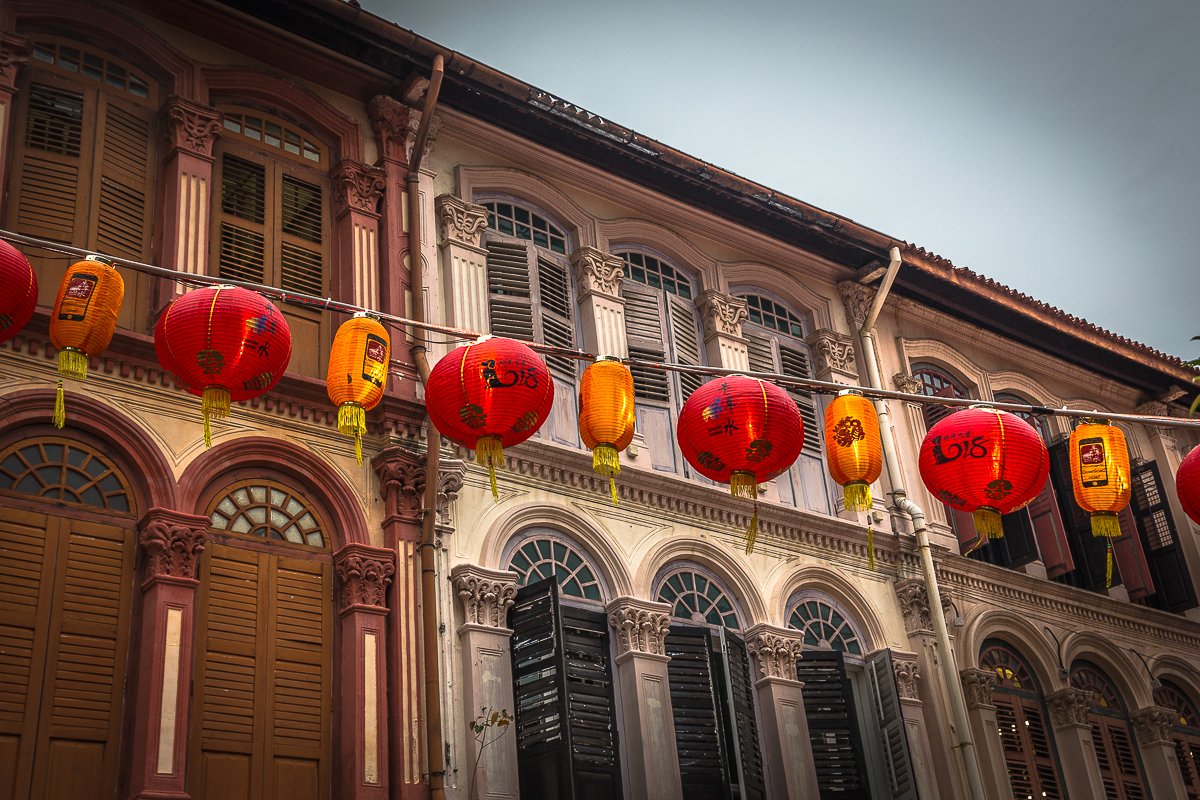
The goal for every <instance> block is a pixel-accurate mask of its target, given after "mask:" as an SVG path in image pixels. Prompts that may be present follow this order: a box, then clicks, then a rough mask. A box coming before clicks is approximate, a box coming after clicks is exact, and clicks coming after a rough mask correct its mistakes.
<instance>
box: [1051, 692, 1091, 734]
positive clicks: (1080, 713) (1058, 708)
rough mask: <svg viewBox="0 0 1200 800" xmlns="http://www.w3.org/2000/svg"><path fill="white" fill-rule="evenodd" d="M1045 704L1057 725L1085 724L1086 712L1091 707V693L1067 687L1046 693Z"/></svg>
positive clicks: (1086, 721) (1086, 722) (1086, 719)
mask: <svg viewBox="0 0 1200 800" xmlns="http://www.w3.org/2000/svg"><path fill="white" fill-rule="evenodd" d="M1046 706H1047V707H1049V709H1050V719H1051V720H1053V721H1054V724H1055V725H1056V726H1058V727H1063V726H1066V725H1087V724H1088V712H1089V711H1090V710H1091V708H1092V693H1091V692H1089V691H1086V690H1084V689H1075V688H1073V687H1067V688H1066V689H1060V690H1059V691H1057V692H1055V693H1054V694H1048V695H1046Z"/></svg>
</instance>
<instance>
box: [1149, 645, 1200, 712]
mask: <svg viewBox="0 0 1200 800" xmlns="http://www.w3.org/2000/svg"><path fill="white" fill-rule="evenodd" d="M1149 663H1150V671H1151V673H1152V674H1153V675H1154V677H1155V679H1161V680H1169V681H1171V682H1172V683H1174V684H1175V685H1176V686H1179V687H1180V688H1182V689H1184V690H1185V691H1186V692H1187V693H1188V696H1189V697H1190V699H1191V700H1192V702H1193V703H1195V704H1196V705H1197V706H1200V665H1198V664H1197V663H1196V662H1194V661H1189V660H1188V659H1186V658H1183V657H1181V656H1177V655H1175V654H1173V653H1167V654H1165V655H1161V656H1158V657H1157V658H1152V659H1149Z"/></svg>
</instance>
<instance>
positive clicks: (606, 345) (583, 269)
mask: <svg viewBox="0 0 1200 800" xmlns="http://www.w3.org/2000/svg"><path fill="white" fill-rule="evenodd" d="M571 266H572V267H574V269H575V285H576V286H578V287H579V319H580V321H581V322H582V323H583V346H584V347H585V348H587V349H588V350H590V351H591V352H593V353H599V354H601V355H608V356H621V357H622V358H624V357H625V356H627V355H629V342H628V341H627V340H626V338H625V301H624V300H623V299H622V298H621V296H620V292H621V279H622V278H623V277H625V262H623V261H622V260H621V259H619V258H617V257H616V256H614V255H610V254H609V253H606V252H604V251H603V250H599V249H597V248H595V247H590V246H589V245H583V246H582V247H580V248H579V249H578V250H576V251H575V252H574V253H571Z"/></svg>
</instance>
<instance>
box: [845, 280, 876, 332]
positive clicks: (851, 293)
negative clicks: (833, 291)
mask: <svg viewBox="0 0 1200 800" xmlns="http://www.w3.org/2000/svg"><path fill="white" fill-rule="evenodd" d="M837 290H838V294H840V295H841V296H842V303H843V304H844V305H845V306H846V316H847V317H848V318H849V319H850V322H851V323H853V325H854V329H855V330H858V329H859V328H861V327H862V325H863V323H864V322H866V321H867V312H869V311H870V310H871V303H872V302H873V301H874V300H875V290H874V289H873V288H871V287H870V286H863V285H862V284H861V283H855V282H854V281H841V282H840V283H838V285H837Z"/></svg>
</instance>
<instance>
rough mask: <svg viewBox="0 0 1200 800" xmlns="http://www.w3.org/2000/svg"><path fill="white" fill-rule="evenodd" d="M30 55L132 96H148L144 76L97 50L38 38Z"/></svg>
mask: <svg viewBox="0 0 1200 800" xmlns="http://www.w3.org/2000/svg"><path fill="white" fill-rule="evenodd" d="M33 57H34V58H36V59H37V60H38V61H42V62H44V63H46V64H51V65H53V66H55V67H58V68H59V69H61V70H63V71H64V72H70V73H73V74H76V75H82V76H84V77H85V78H91V79H92V80H94V81H98V82H100V83H103V84H105V85H106V86H111V87H113V88H114V89H120V90H121V91H124V92H128V93H129V94H131V95H133V96H134V97H140V98H143V99H144V98H147V97H149V96H150V85H149V83H147V81H146V80H145V79H144V78H142V77H141V76H139V75H137V74H135V73H134V72H132V71H131V70H129V69H127V68H125V67H123V66H121V65H120V64H118V63H117V62H115V61H112V60H110V59H109V58H108V57H106V56H103V55H100V54H99V53H93V52H91V51H88V50H83V49H80V48H79V47H76V46H73V45H69V44H65V43H60V42H51V41H37V42H34V44H33Z"/></svg>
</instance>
